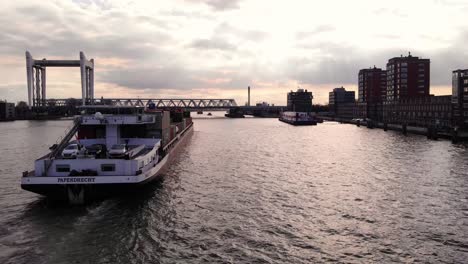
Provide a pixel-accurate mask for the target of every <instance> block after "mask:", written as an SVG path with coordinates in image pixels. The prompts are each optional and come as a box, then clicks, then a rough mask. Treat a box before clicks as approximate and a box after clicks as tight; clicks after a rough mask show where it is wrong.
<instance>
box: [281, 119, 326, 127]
mask: <svg viewBox="0 0 468 264" xmlns="http://www.w3.org/2000/svg"><path fill="white" fill-rule="evenodd" d="M279 121H281V122H284V123H287V124H290V125H293V126H314V125H317V121H315V120H306V121H303V120H288V119H283V118H279Z"/></svg>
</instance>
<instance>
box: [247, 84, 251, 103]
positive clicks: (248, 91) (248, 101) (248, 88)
mask: <svg viewBox="0 0 468 264" xmlns="http://www.w3.org/2000/svg"><path fill="white" fill-rule="evenodd" d="M247 94H248V99H247V106H250V86H249V87H247Z"/></svg>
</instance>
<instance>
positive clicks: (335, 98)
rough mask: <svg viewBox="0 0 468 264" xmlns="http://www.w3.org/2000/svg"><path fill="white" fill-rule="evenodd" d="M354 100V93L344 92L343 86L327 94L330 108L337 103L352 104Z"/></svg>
mask: <svg viewBox="0 0 468 264" xmlns="http://www.w3.org/2000/svg"><path fill="white" fill-rule="evenodd" d="M355 100H356V95H355V92H354V91H346V89H345V88H344V87H343V86H342V87H340V88H335V89H333V91H332V92H330V93H329V94H328V104H329V105H330V107H331V106H333V105H336V104H339V103H354V102H355Z"/></svg>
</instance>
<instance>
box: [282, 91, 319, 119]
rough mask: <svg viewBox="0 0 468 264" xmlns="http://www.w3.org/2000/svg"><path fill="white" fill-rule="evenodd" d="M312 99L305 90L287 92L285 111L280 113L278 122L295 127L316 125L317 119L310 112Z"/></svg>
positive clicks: (310, 94)
mask: <svg viewBox="0 0 468 264" xmlns="http://www.w3.org/2000/svg"><path fill="white" fill-rule="evenodd" d="M313 98H314V97H313V96H312V92H308V91H307V90H305V91H304V90H303V89H297V91H296V92H293V91H291V92H289V93H288V106H287V111H284V112H281V113H280V117H279V120H280V121H283V122H285V123H288V124H291V125H295V126H304V125H317V123H318V122H319V119H318V118H317V117H316V115H315V113H314V112H312V99H313Z"/></svg>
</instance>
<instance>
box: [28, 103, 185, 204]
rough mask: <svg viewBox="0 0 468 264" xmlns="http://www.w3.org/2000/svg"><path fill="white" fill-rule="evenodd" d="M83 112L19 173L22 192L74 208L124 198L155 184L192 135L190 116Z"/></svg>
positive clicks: (106, 109)
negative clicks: (117, 196)
mask: <svg viewBox="0 0 468 264" xmlns="http://www.w3.org/2000/svg"><path fill="white" fill-rule="evenodd" d="M82 109H83V110H84V112H85V113H84V114H82V115H81V116H78V117H76V118H75V120H74V123H73V127H72V128H71V129H70V130H69V131H68V132H67V134H66V135H65V136H64V138H63V140H61V141H60V142H59V143H57V144H55V145H54V146H52V147H51V152H50V153H48V154H47V155H45V156H43V157H41V158H39V159H37V160H36V161H35V163H34V170H33V171H30V172H24V173H23V177H22V179H21V188H23V189H25V190H28V191H31V192H35V193H38V194H42V195H45V196H47V197H49V198H52V199H54V200H61V201H68V202H70V203H75V204H82V203H85V202H89V201H93V200H96V199H99V198H104V197H107V196H110V195H115V194H119V193H122V192H127V191H129V190H132V189H133V188H135V187H140V186H142V185H144V184H147V183H149V182H151V181H153V180H155V179H158V178H159V177H160V175H161V173H162V172H163V170H164V168H166V166H167V165H168V164H169V162H170V161H171V159H172V158H173V157H174V154H175V151H176V150H177V148H178V147H179V146H180V145H182V143H183V142H184V141H185V140H186V139H187V137H188V135H189V134H190V133H191V132H192V131H193V123H192V119H191V118H190V112H184V111H182V110H175V111H161V110H157V109H155V107H154V104H153V105H149V107H147V108H143V107H115V106H83V107H82ZM74 137H76V139H73V138H74Z"/></svg>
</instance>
